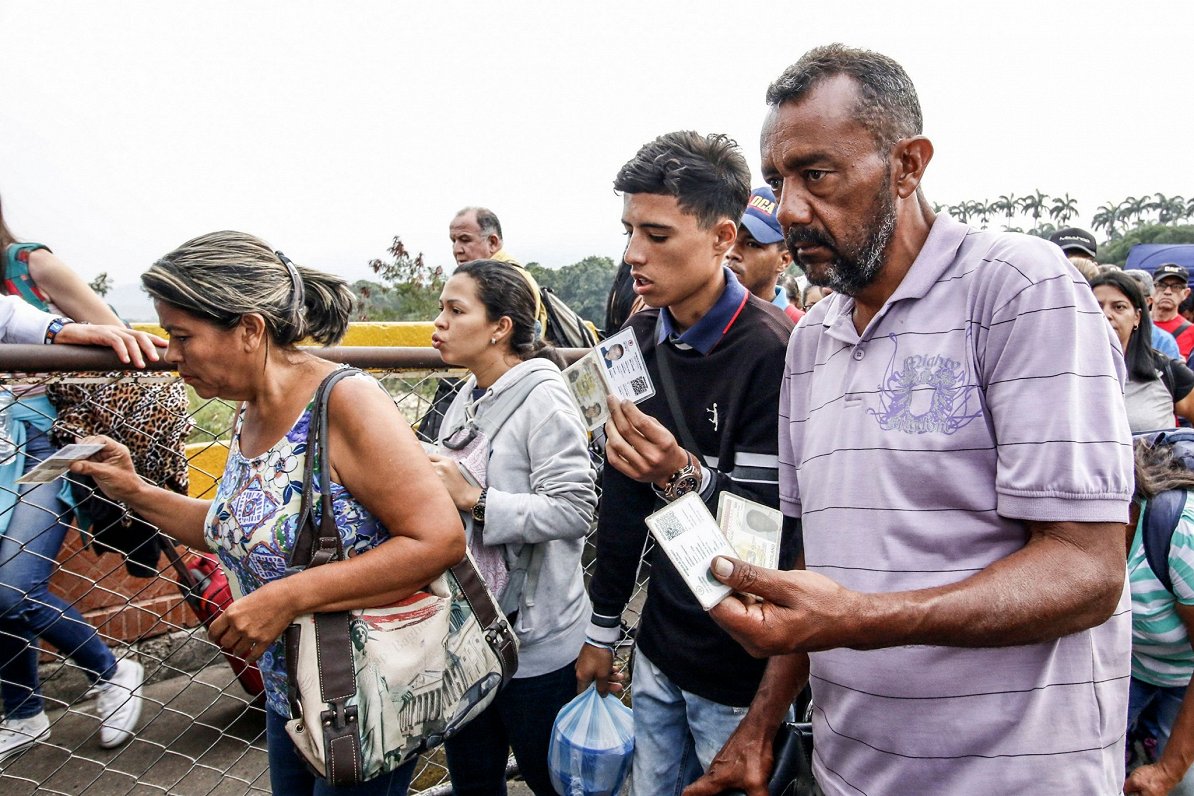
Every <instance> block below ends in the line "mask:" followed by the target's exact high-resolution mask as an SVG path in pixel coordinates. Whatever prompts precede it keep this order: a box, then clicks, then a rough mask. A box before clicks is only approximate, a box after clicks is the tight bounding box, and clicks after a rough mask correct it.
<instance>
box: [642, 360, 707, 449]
mask: <svg viewBox="0 0 1194 796" xmlns="http://www.w3.org/2000/svg"><path fill="white" fill-rule="evenodd" d="M671 355H672V354H671V352H670V351H668V349H667V343H666V342H664V343H661V344H660V345H657V346H655V361H656V362H657V363H658V364H659V382H660V386H661V387H663V395H664V397H665V398H667V406H668V409H670V410H671V412H672V417H673V418H674V419H675V421H676V430H677V431H679V432H680V441H681V442H683V443H684V449H685V450H686V451H688V452H689V453H691V454H692V455H693V456H695V457H696V458H697V459H699V460H700V462H701V464H702V465H704V467H705V468H706V469H711V468H709V465H708V464H706V463H705V457H704V456H703V455H702V454H701V448H700V446H699V445H697V443H696V439H694V438H693V436H692V431H690V430H689V428H688V421H687V420H685V419H684V409H683V407H681V405H680V399H679V398H678V397H677V396H676V386H675V382H674V380H673V378H672V369H671V366H670V365H669V364H668V358H669V357H671Z"/></svg>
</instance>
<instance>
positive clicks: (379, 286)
mask: <svg viewBox="0 0 1194 796" xmlns="http://www.w3.org/2000/svg"><path fill="white" fill-rule="evenodd" d="M388 253H389V255H390V259H389V260H381V259H374V260H370V261H369V268H370V269H372V271H373V273H375V274H377V275H378V276H379V277H381V280H382V281H381V282H380V283H379V282H370V281H367V280H361V281H358V282H357V283H356V284H354V285H353V286H352V287H353V290H354V291H355V292H356V294H357V297H358V299H359V304H358V307H357V314H358V319H359V320H363V321H364V320H367V321H429V320H431V319H432V318H434V317H435V316H436V315H438V314H439V294H440V290H442V289H443V286H444V269H443V268H441V267H440V266H430V265H427V263H426V261H424V259H423V253H422V252H419V253H418V254H414V255H412V254H411V253H410V251H409V250H408V249H407V248H406V245H405V244H403V243H402V238H401V237H399V236H397V235H395V236H394V240H393V242H392V243H391V244H390V248H389V252H388Z"/></svg>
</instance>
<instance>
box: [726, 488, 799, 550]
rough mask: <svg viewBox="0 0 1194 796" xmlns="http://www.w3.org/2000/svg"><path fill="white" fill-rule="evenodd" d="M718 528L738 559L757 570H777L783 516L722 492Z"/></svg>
mask: <svg viewBox="0 0 1194 796" xmlns="http://www.w3.org/2000/svg"><path fill="white" fill-rule="evenodd" d="M717 524H718V526H719V527H720V528H721V531H722V533H724V534H725V537H726V539H728V540H729V542H730V545H731V546H732V547H733V548H734V550H736V551H737V552H738V558H741V559H742V560H743V561H745V562H747V563H748V564H754V565H755V566H757V567H767V568H768V569H778V568H779V543H780V536H781V535H782V533H783V526H784V515H783V512H781V511H779V510H778V509H773V508H771V507H769V506H764V505H763V504H761V503H755V502H754V501H753V500H747V499H746V498H744V497H741V496H739V495H735V494H732V493H730V492H722V493H721V498H720V500H719V501H718V503H717Z"/></svg>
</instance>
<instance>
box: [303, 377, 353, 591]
mask: <svg viewBox="0 0 1194 796" xmlns="http://www.w3.org/2000/svg"><path fill="white" fill-rule="evenodd" d="M360 372H361V371H360V370H359V369H357V368H340V369H338V370H334V371H332V372H331V373H329V374H328V375H327V376H326V377H325V378H324V380H323V381H322V382H320V383H319V388H318V389H317V390H316V391H315V398H314V399H313V400H312V401H311V419H310V421H309V423H308V425H307V460H306V462H304V464H303V496H302V501H301V502H300V503H299V516H298V526H297V527H298V532H297V534H296V535H295V540H294V547H293V549H292V550H291V551H290V566H289V568H288V570H287V572H288V573H289V572H295V571H299V570H302V569H306V568H307V567H317V566H319V565H321V564H326V563H328V562H329V561H336V560H338V559H341V558H343V557H344V550H343V548H342V546H341V544H340V532H339V531H338V530H337V528H336V518H335V517H334V516H332V505H331V503H332V502H331V493H332V490H331V461H330V457H329V456H328V451H327V438H328V410H327V404H328V399H329V397H330V396H331V392H332V388H333V387H335V386H336V384H337V383H338V382H339V381H340V380H341V379H343V378H346V377H348V376H352V375H355V374H357V373H360ZM317 453H318V456H319V459H320V467H319V491H320V503H321V505H322V506H323V511H322V513H321V516H320V523H319V529H318V533H317V532H316V529H315V527H314V526H315V522H314V517H315V515H314V504H315V496H314V483H315V457H316V454H317Z"/></svg>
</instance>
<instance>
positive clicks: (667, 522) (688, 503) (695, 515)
mask: <svg viewBox="0 0 1194 796" xmlns="http://www.w3.org/2000/svg"><path fill="white" fill-rule="evenodd" d="M647 528H648V529H650V531H651V535H652V536H654V537H655V541H656V542H657V543H658V544H659V546H660V547H662V548H663V552H664V553H665V554H666V555H667V557H668V560H670V561H671V562H672V566H674V567H675V568H676V570H677V571H678V572H679V573H680V577H682V578H684V582H685V583H686V584H687V585H688V588H689V589H690V590H691V591H692V594H693V596H694V597H696V598H697V602H699V603H700V604H701V607H702V608H704V609H705V610H706V611H708V610H709V609H710V608H712V607H713V606H715V605H717V604H718V603H719V602H721V601H722V600H724V599H725V598H726V597H727V596H728V595H729V594H730V592H731V591H732V589H730V587H729V586H727V585H725V584H724V583H722V582H721V581H719V580H718V579H717V578H715V577H713V573H712V572H710V571H709V564H710V563H711V562H712V561H713V557H714V556H729V557H731V558H737V557H738V556H737V555H736V554H735V552H734V548H732V547H730V543H729V542H727V541H726V538H725V536H723V535H722V533H721V529H720V528H718V527H717V521H716V520H714V519H713V515H712V514H710V513H709V509H707V508H705V502H704V501H703V500H701V498H700V496H699V495H698V494H697V493H695V492H689V493H688V494H687V495H685V496H684V497H682V498H680V499H679V500H677V501H675V502H674V503H669V504H668V505H666V506H664V507H663V508H661V509H660V510H659V511H657V512H655V513H654V514H651V515H650V516H648V517H647Z"/></svg>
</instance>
